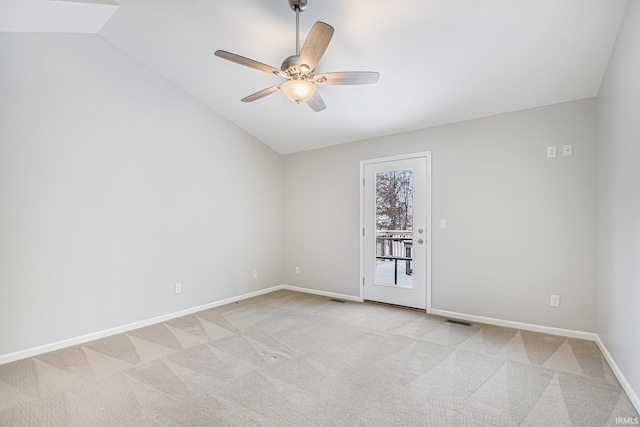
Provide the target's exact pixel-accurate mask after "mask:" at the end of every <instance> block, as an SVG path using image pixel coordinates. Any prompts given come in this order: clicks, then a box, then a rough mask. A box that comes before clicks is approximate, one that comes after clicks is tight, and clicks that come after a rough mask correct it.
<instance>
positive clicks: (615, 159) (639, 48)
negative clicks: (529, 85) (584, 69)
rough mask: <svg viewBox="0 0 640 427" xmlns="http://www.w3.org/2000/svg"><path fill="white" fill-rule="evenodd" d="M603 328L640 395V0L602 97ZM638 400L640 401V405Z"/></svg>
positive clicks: (613, 59) (600, 250) (599, 316)
mask: <svg viewBox="0 0 640 427" xmlns="http://www.w3.org/2000/svg"><path fill="white" fill-rule="evenodd" d="M597 307H598V310H597V329H596V331H597V333H598V335H599V336H600V338H601V339H602V341H603V342H604V343H605V345H606V346H607V349H608V350H609V352H610V353H611V355H612V356H613V358H614V359H615V361H616V363H617V364H618V366H619V367H620V369H621V370H622V372H623V373H624V375H625V377H626V378H627V380H628V381H629V383H630V384H631V386H632V387H633V389H634V390H635V392H636V393H638V392H640V369H639V368H638V366H639V365H638V363H639V362H638V361H640V1H630V2H629V5H628V9H627V14H626V16H625V19H624V22H623V24H622V27H621V29H620V33H619V35H618V40H617V42H616V45H615V48H614V51H613V54H612V56H611V60H610V62H609V67H608V69H607V72H606V74H605V77H604V80H603V83H602V86H601V88H600V92H599V94H598V292H597ZM637 399H638V398H637V397H636V401H635V403H636V405H638V402H639V401H638V400H637Z"/></svg>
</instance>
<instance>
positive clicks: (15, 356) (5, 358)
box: [0, 284, 640, 412]
mask: <svg viewBox="0 0 640 427" xmlns="http://www.w3.org/2000/svg"><path fill="white" fill-rule="evenodd" d="M283 289H284V290H289V291H296V292H303V293H308V294H313V295H319V296H324V297H329V298H337V299H342V300H347V301H355V302H362V301H363V300H362V298H360V297H356V296H352V295H346V294H339V293H335V292H326V291H319V290H315V289H309V288H301V287H298V286H290V285H284V284H283V285H278V286H273V287H270V288H266V289H261V290H259V291H255V292H250V293H247V294H242V295H238V296H235V297H231V298H227V299H223V300H220V301H214V302H211V303H208V304H204V305H200V306H197V307H192V308H188V309H185V310H180V311H176V312H173V313H169V314H164V315H162V316H157V317H153V318H150V319H145V320H141V321H138V322H134V323H129V324H127V325H122V326H118V327H115V328H110V329H105V330H103V331H98V332H92V333H90V334H86V335H82V336H79V337H75V338H70V339H67V340H62V341H57V342H54V343H50V344H45V345H42V346H38V347H34V348H30V349H26V350H21V351H17V352H14V353H9V354H3V355H0V365H2V364H4V363H9V362H13V361H16V360H20V359H25V358H27V357H33V356H37V355H39V354H43V353H47V352H50V351H55V350H60V349H62V348H66V347H71V346H74V345H79V344H84V343H86V342H89V341H93V340H97V339H100V338H105V337H108V336H111V335H116V334H121V333H123V332H128V331H131V330H133V329H138V328H143V327H145V326H149V325H153V324H156V323H160V322H165V321H167V320H171V319H175V318H176V317H181V316H186V315H189V314H193V313H197V312H199V311H203V310H208V309H210V308H214V307H219V306H221V305H225V304H230V303H233V302H237V301H242V300H245V299H248V298H253V297H256V296H259V295H264V294H267V293H270V292H274V291H279V290H283ZM430 314H433V315H436V316H441V317H447V318H451V319H459V320H466V321H469V322H478V323H485V324H488V325H496V326H504V327H506V328H514V329H521V330H525V331H533V332H541V333H546V334H550V335H559V336H564V337H569V338H579V339H585V340H589V341H594V342H595V343H596V344H597V345H598V347H599V348H600V351H602V354H603V355H604V357H605V359H606V360H607V363H609V366H610V367H611V370H612V371H613V373H614V374H615V376H616V378H617V379H618V381H619V382H620V385H621V386H622V388H623V389H624V391H625V392H626V393H627V396H629V400H631V403H632V404H633V406H634V407H635V408H636V410H637V411H638V412H640V399H639V398H638V395H637V394H636V392H635V391H634V390H633V388H632V387H631V384H629V382H628V381H627V379H626V377H625V376H624V374H623V373H622V371H621V370H620V368H619V367H618V365H617V363H616V362H615V360H614V359H613V357H612V356H611V354H610V353H609V351H608V350H607V347H606V346H605V345H604V343H603V342H602V340H601V339H600V337H599V336H598V335H597V334H594V333H591V332H583V331H575V330H571V329H561V328H554V327H550V326H541V325H534V324H530V323H521V322H513V321H510V320H502V319H495V318H491V317H483V316H475V315H472V314H464V313H456V312H453V311H447V310H439V309H432V310H431V311H430Z"/></svg>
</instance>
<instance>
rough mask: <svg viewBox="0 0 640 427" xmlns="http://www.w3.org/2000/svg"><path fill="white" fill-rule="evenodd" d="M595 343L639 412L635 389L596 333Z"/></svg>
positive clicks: (638, 400)
mask: <svg viewBox="0 0 640 427" xmlns="http://www.w3.org/2000/svg"><path fill="white" fill-rule="evenodd" d="M596 344H598V348H600V351H601V352H602V354H603V355H604V358H605V359H606V360H607V363H608V364H609V366H610V367H611V370H612V371H613V373H614V375H615V376H616V378H617V379H618V382H620V385H621V386H622V388H623V389H624V391H625V392H626V393H627V396H629V400H630V401H631V403H632V404H633V406H634V407H635V408H636V411H637V412H638V413H640V398H638V395H637V394H636V392H635V390H633V388H632V387H631V384H629V381H627V378H626V377H625V376H624V374H623V373H622V371H621V370H620V367H619V366H618V364H617V363H616V361H615V360H613V357H612V356H611V353H609V350H607V347H606V346H605V345H604V343H603V342H602V340H601V339H600V336H598V335H596Z"/></svg>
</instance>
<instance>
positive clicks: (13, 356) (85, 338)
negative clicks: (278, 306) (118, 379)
mask: <svg viewBox="0 0 640 427" xmlns="http://www.w3.org/2000/svg"><path fill="white" fill-rule="evenodd" d="M280 289H283V287H282V285H278V286H273V287H271V288H266V289H261V290H259V291H255V292H250V293H248V294H242V295H238V296H235V297H231V298H227V299H223V300H220V301H214V302H211V303H208V304H204V305H199V306H197V307H192V308H187V309H185V310H180V311H176V312H173V313H169V314H163V315H162V316H156V317H152V318H150V319H145V320H140V321H138V322H134V323H129V324H127V325H122V326H117V327H115V328H110V329H105V330H102V331H98V332H92V333H90V334H86V335H82V336H79V337H74V338H69V339H66V340H62V341H56V342H53V343H50V344H45V345H41V346H38V347H34V348H29V349H26V350H20V351H16V352H14V353H9V354H2V355H0V365H2V364H4V363H9V362H14V361H16V360H20V359H26V358H27V357H33V356H37V355H39V354H42V353H48V352H50V351H55V350H60V349H62V348H66V347H71V346H74V345H78V344H84V343H86V342H89V341H94V340H97V339H100V338H105V337H109V336H111V335H116V334H121V333H123V332H128V331H132V330H134V329H138V328H143V327H145V326H149V325H153V324H156V323H160V322H166V321H167V320H171V319H175V318H176V317H182V316H186V315H189V314H193V313H197V312H199V311H203V310H208V309H210V308H214V307H219V306H221V305H225V304H230V303H233V302H237V301H242V300H245V299H248V298H253V297H257V296H259V295H263V294H267V293H270V292H273V291H277V290H280Z"/></svg>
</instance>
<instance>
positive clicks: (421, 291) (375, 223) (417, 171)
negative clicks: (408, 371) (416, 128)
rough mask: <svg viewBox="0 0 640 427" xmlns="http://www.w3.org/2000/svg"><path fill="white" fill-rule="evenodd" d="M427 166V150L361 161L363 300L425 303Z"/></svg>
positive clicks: (420, 305)
mask: <svg viewBox="0 0 640 427" xmlns="http://www.w3.org/2000/svg"><path fill="white" fill-rule="evenodd" d="M428 168H430V153H421V154H419V155H414V156H408V157H403V158H388V159H378V160H371V161H364V162H362V174H363V178H364V180H363V198H362V199H363V207H362V222H363V237H362V242H363V243H362V249H361V254H362V255H361V256H362V258H363V261H362V266H363V270H364V272H363V285H364V290H363V297H364V299H365V300H370V301H378V302H385V303H389V304H397V305H403V306H407V307H415V308H423V309H424V308H427V310H428V311H429V309H430V298H429V291H430V286H428V282H429V280H428V277H429V275H430V272H429V271H428V269H429V268H430V263H429V259H430V253H429V252H430V251H429V248H430V246H431V245H430V243H431V242H430V212H429V210H430V203H429V199H430V194H429V187H430V186H429V182H428V177H429V175H430V174H429V169H428ZM428 300H429V301H428Z"/></svg>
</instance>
